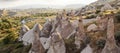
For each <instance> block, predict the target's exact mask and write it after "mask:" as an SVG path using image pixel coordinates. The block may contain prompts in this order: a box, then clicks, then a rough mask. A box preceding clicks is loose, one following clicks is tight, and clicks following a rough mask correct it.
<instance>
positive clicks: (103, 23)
mask: <svg viewBox="0 0 120 53" xmlns="http://www.w3.org/2000/svg"><path fill="white" fill-rule="evenodd" d="M96 19H97V24H98V30H106V29H107V22H108V17H107V16H106V15H103V16H102V17H100V16H98V17H97V18H96Z"/></svg>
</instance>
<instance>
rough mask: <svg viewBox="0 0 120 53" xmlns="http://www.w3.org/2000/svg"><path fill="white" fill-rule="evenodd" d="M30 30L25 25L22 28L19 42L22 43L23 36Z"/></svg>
mask: <svg viewBox="0 0 120 53" xmlns="http://www.w3.org/2000/svg"><path fill="white" fill-rule="evenodd" d="M29 30H30V29H29V27H28V26H26V25H23V26H22V27H21V30H20V35H19V38H18V40H19V41H22V38H23V35H24V34H25V33H26V32H28V31H29Z"/></svg>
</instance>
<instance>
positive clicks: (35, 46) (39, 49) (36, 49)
mask: <svg viewBox="0 0 120 53" xmlns="http://www.w3.org/2000/svg"><path fill="white" fill-rule="evenodd" d="M33 33H34V39H33V42H32V47H31V50H30V51H29V53H45V49H44V47H43V45H42V43H41V41H40V38H39V33H40V25H39V24H36V25H35V26H34V27H33Z"/></svg>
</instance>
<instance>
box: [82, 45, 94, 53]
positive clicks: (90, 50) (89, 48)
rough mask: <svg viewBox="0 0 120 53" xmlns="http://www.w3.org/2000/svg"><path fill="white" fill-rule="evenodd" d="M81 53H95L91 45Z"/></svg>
mask: <svg viewBox="0 0 120 53" xmlns="http://www.w3.org/2000/svg"><path fill="white" fill-rule="evenodd" d="M81 53H93V50H92V48H91V47H90V45H89V44H88V45H87V47H85V49H83V50H82V51H81Z"/></svg>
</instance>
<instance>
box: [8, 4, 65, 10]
mask: <svg viewBox="0 0 120 53" xmlns="http://www.w3.org/2000/svg"><path fill="white" fill-rule="evenodd" d="M30 8H60V9H61V8H64V6H58V5H40V4H33V5H23V6H17V7H11V8H10V9H30Z"/></svg>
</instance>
